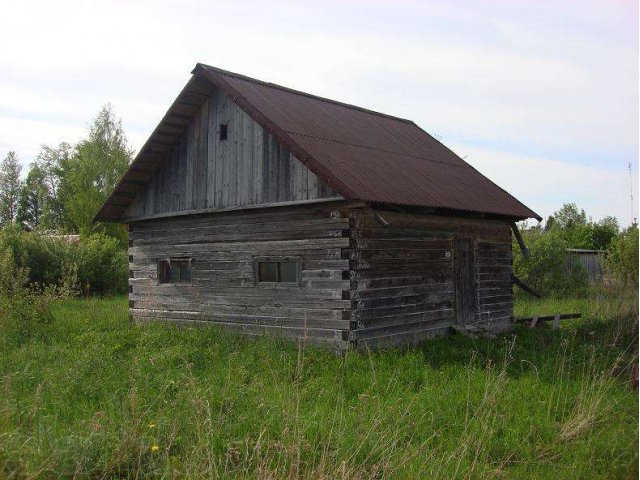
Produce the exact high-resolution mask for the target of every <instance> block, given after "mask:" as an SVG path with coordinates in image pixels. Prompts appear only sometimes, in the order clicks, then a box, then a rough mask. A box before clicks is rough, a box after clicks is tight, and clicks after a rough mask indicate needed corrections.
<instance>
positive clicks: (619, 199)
mask: <svg viewBox="0 0 640 480" xmlns="http://www.w3.org/2000/svg"><path fill="white" fill-rule="evenodd" d="M452 148H453V150H454V151H455V152H456V153H457V154H458V155H460V156H462V157H463V158H465V160H466V161H467V162H468V163H470V164H471V165H472V166H473V167H475V168H476V169H478V170H479V171H481V172H482V173H483V174H484V175H486V176H487V177H488V178H490V179H491V180H493V181H494V182H495V183H497V184H498V185H500V186H501V187H502V188H504V189H505V190H507V191H508V192H509V193H511V194H512V195H514V196H516V197H517V198H518V199H520V200H521V201H522V202H524V203H525V204H526V205H527V206H528V207H530V208H532V209H533V210H534V211H536V212H537V213H538V214H539V215H541V216H543V217H548V216H549V215H550V214H552V213H553V212H554V211H556V210H558V209H559V208H560V206H561V205H562V204H563V203H576V204H577V205H578V206H579V207H581V208H584V209H585V210H586V211H587V212H588V213H589V214H590V215H591V216H592V217H593V218H594V219H595V220H598V219H601V218H602V217H604V216H606V215H611V214H612V212H615V213H616V214H617V215H618V216H619V220H620V222H621V224H623V225H628V224H630V223H631V216H632V205H633V216H635V217H637V216H638V207H637V195H638V176H637V170H635V171H634V173H633V176H632V178H633V192H634V198H635V200H634V202H633V203H632V202H631V199H630V188H631V184H630V178H629V171H628V169H627V164H624V163H621V164H617V165H576V164H575V163H571V162H563V161H561V160H557V159H548V158H540V157H530V156H526V155H516V154H513V153H509V152H501V151H499V150H492V149H487V148H478V147H474V146H468V145H463V144H456V145H452ZM635 168H636V169H637V166H636V167H635Z"/></svg>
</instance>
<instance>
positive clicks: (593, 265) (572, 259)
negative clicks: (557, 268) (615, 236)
mask: <svg viewBox="0 0 640 480" xmlns="http://www.w3.org/2000/svg"><path fill="white" fill-rule="evenodd" d="M566 252H567V269H568V270H569V272H571V271H572V270H573V268H574V266H575V265H578V264H580V265H582V266H583V267H584V269H585V270H586V271H587V274H588V275H589V280H590V281H592V282H595V281H598V280H600V278H602V257H603V255H604V252H603V251H602V250H589V249H585V248H567V250H566Z"/></svg>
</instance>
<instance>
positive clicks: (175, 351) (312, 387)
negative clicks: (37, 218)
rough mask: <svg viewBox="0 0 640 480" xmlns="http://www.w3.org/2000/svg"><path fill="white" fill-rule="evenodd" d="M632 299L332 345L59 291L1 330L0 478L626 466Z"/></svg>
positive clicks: (629, 469)
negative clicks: (400, 342) (49, 311)
mask: <svg viewBox="0 0 640 480" xmlns="http://www.w3.org/2000/svg"><path fill="white" fill-rule="evenodd" d="M576 302H577V303H576ZM629 305H632V306H633V308H631V309H630V308H629ZM635 305H636V304H633V303H629V302H626V301H625V302H622V303H619V302H618V301H617V299H615V298H609V297H607V298H606V299H603V300H602V301H600V302H599V301H598V300H597V299H596V300H593V299H582V300H574V301H573V303H572V302H566V301H563V302H560V301H547V302H542V303H540V302H538V303H532V302H520V303H519V304H518V306H517V313H518V315H525V314H527V313H529V312H532V311H535V312H536V313H547V312H546V311H545V310H547V309H548V310H549V313H555V312H556V310H557V309H558V308H560V309H561V310H562V312H563V313H564V312H565V311H567V310H569V311H574V310H577V311H582V312H583V313H584V314H585V317H586V318H584V319H581V320H578V321H572V322H566V323H565V324H563V328H562V329H561V330H560V331H559V332H554V331H551V330H549V329H546V328H542V329H535V330H529V329H527V328H519V329H517V330H516V331H515V333H514V334H509V335H505V336H502V337H500V338H498V339H495V340H485V339H482V340H471V339H468V338H462V337H460V336H454V337H451V338H445V339H437V340H434V341H431V342H428V343H426V344H425V345H424V346H422V347H421V348H413V349H406V350H402V351H390V352H372V353H369V354H367V353H352V352H351V353H348V354H347V355H345V356H337V355H335V354H333V353H331V352H328V351H325V350H322V349H318V348H307V349H304V350H300V349H298V348H297V346H296V345H294V344H291V343H288V342H285V341H276V340H274V339H247V338H243V337H240V336H237V335H234V334H231V333H228V332H225V331H221V330H218V329H213V328H212V329H178V328H175V327H172V326H167V325H149V326H144V327H138V326H131V325H130V324H129V323H128V320H127V304H126V299H125V298H102V299H85V300H66V301H61V302H58V303H56V304H55V308H54V321H53V322H52V323H51V324H49V325H47V326H45V327H43V328H41V329H40V330H39V331H38V332H37V333H35V334H31V335H30V336H28V337H26V338H19V337H16V336H15V335H14V336H4V337H3V340H1V341H0V348H1V350H0V478H60V477H62V478H73V477H78V478H150V477H151V478H185V477H188V478H326V479H334V478H349V479H369V478H411V479H413V478H434V479H438V478H444V479H448V480H450V479H456V478H518V479H522V478H536V479H538V478H553V479H558V478H568V479H569V478H570V479H576V478H603V479H604V478H607V479H613V478H634V477H635V478H637V472H638V470H637V462H638V447H637V445H638V393H637V391H635V390H634V389H633V388H632V387H631V384H630V382H629V372H628V370H629V365H630V363H631V362H635V361H636V360H637V356H636V354H637V341H636V335H637V331H636V329H635V325H636V321H635V319H636V315H637V310H635ZM155 447H157V448H155Z"/></svg>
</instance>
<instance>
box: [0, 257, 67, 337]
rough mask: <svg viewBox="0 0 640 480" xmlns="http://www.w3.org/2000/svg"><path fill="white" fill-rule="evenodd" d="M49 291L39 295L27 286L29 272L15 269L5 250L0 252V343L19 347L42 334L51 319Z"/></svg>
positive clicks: (21, 268) (22, 268) (12, 259)
mask: <svg viewBox="0 0 640 480" xmlns="http://www.w3.org/2000/svg"><path fill="white" fill-rule="evenodd" d="M54 297H55V292H54V290H52V289H45V290H44V291H42V292H40V291H38V290H37V288H36V286H32V285H30V284H29V271H28V269H27V268H25V267H19V266H18V265H17V264H16V262H15V260H14V257H13V253H12V252H11V250H10V249H9V248H4V249H3V250H0V334H1V337H2V340H3V341H6V342H13V343H17V344H22V343H23V342H25V341H26V340H28V339H30V338H32V337H33V336H35V335H42V334H45V333H46V329H45V327H46V326H47V325H49V324H50V323H51V322H52V320H53V316H52V314H51V308H50V305H51V301H52V300H53V298H54Z"/></svg>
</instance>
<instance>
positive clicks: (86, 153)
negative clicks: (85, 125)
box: [57, 105, 132, 244]
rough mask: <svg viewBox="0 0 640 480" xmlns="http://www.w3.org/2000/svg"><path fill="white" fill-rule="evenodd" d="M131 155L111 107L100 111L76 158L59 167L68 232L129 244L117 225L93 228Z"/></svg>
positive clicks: (78, 149) (60, 197) (76, 151)
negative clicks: (101, 235)
mask: <svg viewBox="0 0 640 480" xmlns="http://www.w3.org/2000/svg"><path fill="white" fill-rule="evenodd" d="M131 156H132V151H131V150H130V149H129V147H128V146H127V140H126V137H125V135H124V132H123V130H122V122H121V121H120V120H116V118H115V116H114V114H113V111H112V110H111V106H109V105H107V106H105V107H103V108H102V110H100V112H99V113H98V116H97V117H96V118H95V120H94V123H93V124H92V126H91V128H90V131H89V138H88V139H86V140H82V141H81V142H80V143H78V145H76V147H75V149H74V153H73V155H71V156H70V157H69V158H67V159H64V160H62V161H61V162H60V165H59V167H58V168H59V175H60V176H59V178H60V180H59V185H58V189H57V195H58V198H59V200H60V202H61V203H62V205H64V212H65V215H64V222H65V226H66V228H67V229H68V230H71V231H76V232H79V233H81V234H89V233H94V232H102V233H107V234H109V235H111V236H114V237H116V238H118V239H119V240H120V241H121V243H122V244H124V243H125V242H126V232H125V230H124V229H123V228H122V226H121V225H117V224H104V223H99V224H96V225H94V224H93V217H94V215H95V214H96V213H97V212H98V209H99V208H100V206H101V205H102V203H103V202H104V201H105V199H106V198H107V196H108V195H109V194H110V193H111V191H112V190H113V188H114V187H115V186H116V184H117V182H118V180H119V179H120V177H121V176H122V175H123V174H124V172H125V170H126V169H127V167H128V165H129V162H130V161H131Z"/></svg>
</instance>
